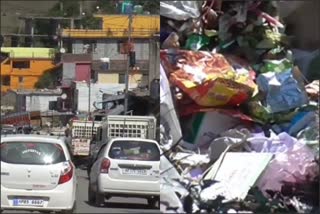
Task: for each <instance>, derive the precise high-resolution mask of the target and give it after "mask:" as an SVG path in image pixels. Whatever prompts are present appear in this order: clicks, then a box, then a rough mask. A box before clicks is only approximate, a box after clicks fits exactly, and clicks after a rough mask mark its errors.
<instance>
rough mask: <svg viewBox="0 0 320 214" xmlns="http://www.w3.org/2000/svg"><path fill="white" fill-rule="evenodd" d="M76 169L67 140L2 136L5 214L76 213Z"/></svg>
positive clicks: (2, 182)
mask: <svg viewBox="0 0 320 214" xmlns="http://www.w3.org/2000/svg"><path fill="white" fill-rule="evenodd" d="M76 187H77V179H76V175H75V167H74V164H73V163H72V162H71V158H70V154H69V151H68V149H67V146H66V145H65V143H64V141H63V139H59V138H57V137H50V136H40V135H10V136H1V211H2V210H7V209H11V210H33V211H57V212H62V213H73V212H74V210H75V206H76V203H75V202H76Z"/></svg>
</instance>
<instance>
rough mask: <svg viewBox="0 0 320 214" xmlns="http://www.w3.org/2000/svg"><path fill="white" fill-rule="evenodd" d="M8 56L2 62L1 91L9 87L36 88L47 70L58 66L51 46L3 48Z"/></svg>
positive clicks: (2, 50)
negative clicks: (36, 84)
mask: <svg viewBox="0 0 320 214" xmlns="http://www.w3.org/2000/svg"><path fill="white" fill-rule="evenodd" d="M1 54H2V55H3V54H5V55H7V57H6V58H5V59H4V60H3V61H2V62H1V92H6V91H7V90H8V89H13V90H16V89H34V85H35V83H36V82H37V81H38V80H39V78H40V77H41V76H42V75H43V74H44V72H46V71H50V70H52V69H53V68H55V67H56V65H55V63H54V57H55V50H54V49H51V48H11V47H5V48H1Z"/></svg>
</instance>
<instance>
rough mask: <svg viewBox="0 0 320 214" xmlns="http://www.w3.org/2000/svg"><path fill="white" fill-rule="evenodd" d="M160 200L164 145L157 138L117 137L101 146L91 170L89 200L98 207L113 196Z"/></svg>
mask: <svg viewBox="0 0 320 214" xmlns="http://www.w3.org/2000/svg"><path fill="white" fill-rule="evenodd" d="M113 196H118V197H140V198H146V199H147V200H148V204H149V205H150V206H152V207H157V206H159V201H160V148H159V145H158V143H157V142H156V141H154V140H145V139H133V138H116V139H112V140H110V141H109V143H107V144H104V145H102V146H101V148H100V150H99V152H98V154H97V156H96V157H95V160H94V161H93V165H92V168H91V171H90V176H89V190H88V198H89V202H90V203H93V204H95V205H96V206H101V205H103V204H104V201H105V198H107V199H109V198H110V197H113Z"/></svg>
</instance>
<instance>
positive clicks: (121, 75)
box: [119, 74, 126, 84]
mask: <svg viewBox="0 0 320 214" xmlns="http://www.w3.org/2000/svg"><path fill="white" fill-rule="evenodd" d="M125 82H126V79H125V75H124V74H119V84H124V83H125Z"/></svg>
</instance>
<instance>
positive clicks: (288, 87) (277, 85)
mask: <svg viewBox="0 0 320 214" xmlns="http://www.w3.org/2000/svg"><path fill="white" fill-rule="evenodd" d="M257 83H258V85H259V89H260V90H261V91H263V92H264V93H266V107H267V108H269V109H270V112H271V113H276V112H282V111H288V110H290V109H293V108H297V107H301V106H302V105H304V104H307V103H308V97H307V94H306V92H305V91H304V90H303V89H302V88H300V86H299V83H298V81H297V80H296V79H295V78H294V76H293V74H292V71H291V69H290V70H287V71H283V72H280V73H275V72H267V73H263V74H260V75H259V76H258V78H257Z"/></svg>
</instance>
